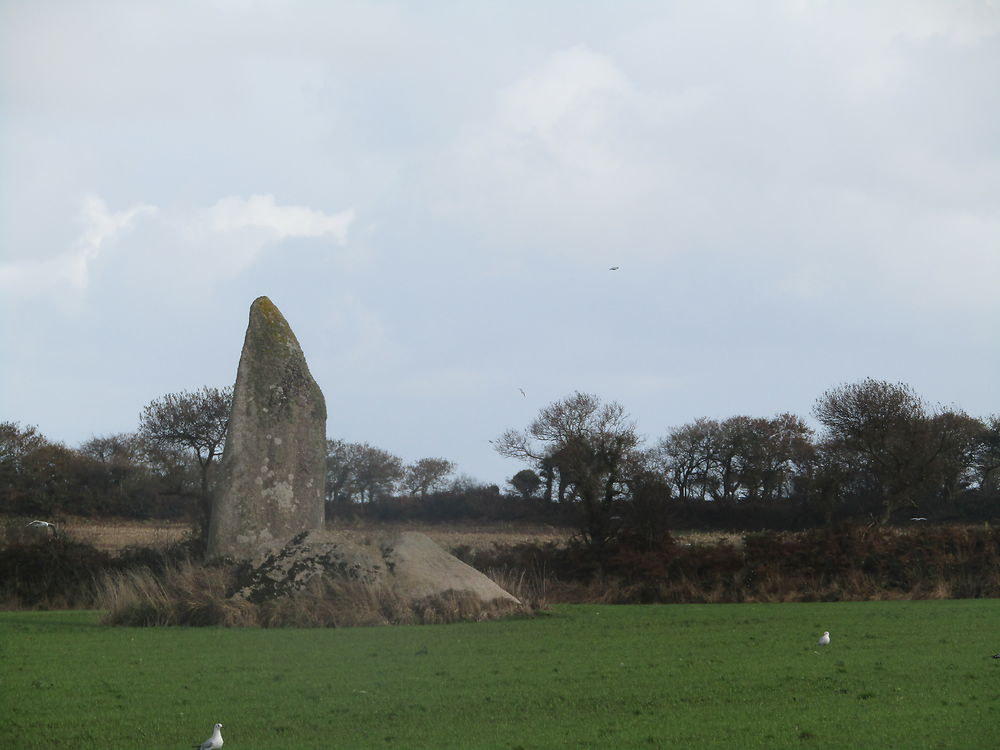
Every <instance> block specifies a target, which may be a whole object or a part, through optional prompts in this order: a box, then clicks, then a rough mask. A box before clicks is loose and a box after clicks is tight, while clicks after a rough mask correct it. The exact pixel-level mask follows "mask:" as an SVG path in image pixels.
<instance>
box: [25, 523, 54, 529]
mask: <svg viewBox="0 0 1000 750" xmlns="http://www.w3.org/2000/svg"><path fill="white" fill-rule="evenodd" d="M24 528H26V529H28V528H31V529H52V530H53V531H55V530H56V525H55V524H54V523H49V522H48V521H32V522H31V523H26V524H25V525H24Z"/></svg>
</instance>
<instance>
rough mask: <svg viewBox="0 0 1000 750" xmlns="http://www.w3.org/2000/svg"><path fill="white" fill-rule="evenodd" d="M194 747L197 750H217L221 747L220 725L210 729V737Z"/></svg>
mask: <svg viewBox="0 0 1000 750" xmlns="http://www.w3.org/2000/svg"><path fill="white" fill-rule="evenodd" d="M195 747H196V748H198V750H219V748H220V747H222V724H216V725H215V726H214V727H212V736H211V737H209V738H208V739H207V740H205V741H204V742H202V743H201V744H200V745H195Z"/></svg>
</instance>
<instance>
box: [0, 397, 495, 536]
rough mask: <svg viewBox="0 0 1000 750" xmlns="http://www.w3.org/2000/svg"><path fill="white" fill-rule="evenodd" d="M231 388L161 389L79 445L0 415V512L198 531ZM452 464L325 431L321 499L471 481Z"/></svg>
mask: <svg viewBox="0 0 1000 750" xmlns="http://www.w3.org/2000/svg"><path fill="white" fill-rule="evenodd" d="M232 396H233V390H232V388H213V387H207V386H206V387H204V388H201V389H199V390H196V391H181V392H178V393H169V394H166V395H165V396H163V397H161V398H158V399H154V400H153V401H151V402H150V403H149V404H147V405H146V406H145V407H144V408H143V410H142V412H141V414H140V416H139V426H138V428H137V430H136V431H134V432H130V433H120V434H114V435H108V436H103V437H94V438H91V439H90V440H87V441H86V442H84V443H83V444H81V445H80V446H79V447H77V448H70V447H67V446H65V445H63V444H61V443H58V442H54V441H50V440H48V439H47V438H46V437H45V436H44V435H42V434H41V433H40V432H39V431H38V429H37V428H36V427H32V426H22V425H20V424H18V423H16V422H10V421H8V422H0V513H4V514H12V515H31V516H41V517H45V516H51V515H54V514H60V513H66V514H73V515H81V516H120V517H125V518H140V519H143V518H187V519H190V520H192V521H193V522H194V524H195V526H196V528H197V529H198V530H199V531H200V532H204V530H205V529H206V528H207V524H208V519H209V516H210V511H211V497H212V485H213V480H214V475H215V469H216V467H217V466H218V463H219V460H220V459H221V457H222V452H223V449H224V447H225V441H226V433H227V430H228V426H229V413H230V409H231V407H232ZM455 469H456V466H455V464H454V463H453V462H451V461H448V460H446V459H443V458H421V459H419V460H417V461H414V462H413V463H406V462H404V461H403V459H401V458H399V457H398V456H395V455H393V454H391V453H389V452H388V451H385V450H382V449H380V448H376V447H374V446H371V445H369V444H367V443H350V442H347V441H344V440H327V463H326V500H327V503H328V504H329V505H330V506H333V505H344V504H353V503H361V504H366V503H368V504H370V503H373V502H376V501H379V500H383V499H384V498H387V497H392V496H396V495H399V494H402V493H405V494H408V495H412V496H415V497H425V496H427V495H428V494H429V493H433V492H438V491H442V490H445V489H455V490H458V491H461V490H465V489H469V488H470V487H474V486H475V485H476V483H475V481H474V480H472V479H470V478H469V477H465V476H457V477H456V476H453V475H454V472H455Z"/></svg>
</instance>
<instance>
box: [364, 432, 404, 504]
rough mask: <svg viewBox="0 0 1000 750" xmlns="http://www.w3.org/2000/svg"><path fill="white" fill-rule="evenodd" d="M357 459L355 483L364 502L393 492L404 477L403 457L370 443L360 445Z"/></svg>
mask: <svg viewBox="0 0 1000 750" xmlns="http://www.w3.org/2000/svg"><path fill="white" fill-rule="evenodd" d="M356 460H357V464H356V467H355V470H354V484H355V487H356V488H357V490H358V498H359V499H360V500H361V501H362V502H364V501H365V500H367V501H368V502H372V501H374V500H376V499H378V498H379V497H381V496H383V495H388V494H390V493H392V491H393V489H394V488H395V486H396V483H397V482H399V481H400V480H401V479H402V478H403V459H401V458H399V456H394V455H393V454H392V453H389V452H388V451H384V450H382V449H381V448H375V447H373V446H371V445H368V443H363V444H362V445H361V446H360V447H359V449H358V453H357V457H356Z"/></svg>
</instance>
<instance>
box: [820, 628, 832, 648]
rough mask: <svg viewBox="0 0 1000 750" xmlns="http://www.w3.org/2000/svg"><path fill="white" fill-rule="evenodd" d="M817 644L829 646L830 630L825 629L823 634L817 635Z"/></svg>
mask: <svg viewBox="0 0 1000 750" xmlns="http://www.w3.org/2000/svg"><path fill="white" fill-rule="evenodd" d="M819 645H820V646H829V645H830V631H829V630H828V631H826V632H824V633H823V635H821V636H820V637H819Z"/></svg>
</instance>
